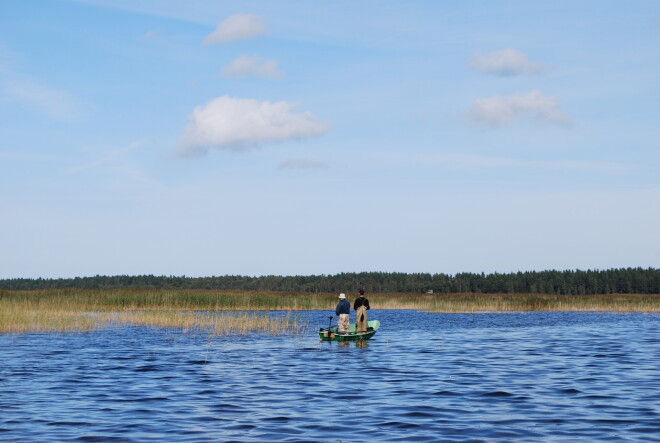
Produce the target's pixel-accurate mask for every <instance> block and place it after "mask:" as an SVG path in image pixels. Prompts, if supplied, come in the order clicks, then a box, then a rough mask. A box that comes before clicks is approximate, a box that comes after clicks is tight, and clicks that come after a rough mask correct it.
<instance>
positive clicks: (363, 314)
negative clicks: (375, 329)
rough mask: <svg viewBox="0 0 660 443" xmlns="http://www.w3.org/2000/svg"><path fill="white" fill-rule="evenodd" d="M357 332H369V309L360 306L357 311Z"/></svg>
mask: <svg viewBox="0 0 660 443" xmlns="http://www.w3.org/2000/svg"><path fill="white" fill-rule="evenodd" d="M355 330H356V331H357V332H367V308H365V307H364V306H360V307H358V308H357V310H356V311H355Z"/></svg>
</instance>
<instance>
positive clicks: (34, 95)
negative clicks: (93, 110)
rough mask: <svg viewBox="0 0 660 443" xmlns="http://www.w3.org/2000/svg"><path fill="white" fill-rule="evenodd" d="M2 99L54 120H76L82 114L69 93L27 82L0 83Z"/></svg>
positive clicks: (10, 81)
mask: <svg viewBox="0 0 660 443" xmlns="http://www.w3.org/2000/svg"><path fill="white" fill-rule="evenodd" d="M3 99H4V100H5V101H8V102H13V103H17V104H20V105H22V106H24V107H26V108H29V109H31V110H33V111H36V112H39V113H41V114H45V115H47V116H48V117H51V118H53V119H55V120H62V121H73V120H78V119H79V118H80V117H81V116H82V115H83V113H84V112H83V106H82V105H81V104H80V103H79V102H78V101H77V100H76V99H74V98H73V96H72V95H71V94H70V93H68V92H66V91H63V90H60V89H55V88H51V87H49V86H45V85H42V84H40V83H36V82H32V81H29V80H9V81H6V82H4V83H2V82H0V100H3Z"/></svg>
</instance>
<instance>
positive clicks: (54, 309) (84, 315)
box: [0, 297, 305, 335]
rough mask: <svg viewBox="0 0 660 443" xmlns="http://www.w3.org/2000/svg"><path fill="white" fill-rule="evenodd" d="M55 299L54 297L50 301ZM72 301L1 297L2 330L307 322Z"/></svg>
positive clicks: (270, 326)
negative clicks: (97, 306)
mask: <svg viewBox="0 0 660 443" xmlns="http://www.w3.org/2000/svg"><path fill="white" fill-rule="evenodd" d="M51 302H52V300H51ZM87 308H88V306H86V305H84V306H79V305H75V304H72V303H61V304H59V305H55V304H53V303H43V300H42V301H39V300H29V298H28V299H25V298H22V297H19V299H17V300H12V299H10V298H7V297H2V298H0V333H26V332H84V331H91V330H95V329H102V328H108V327H116V326H122V325H132V326H148V327H158V328H173V329H176V330H179V331H182V332H207V333H212V334H216V335H228V334H232V335H236V334H250V333H264V334H269V335H282V334H291V335H295V334H298V333H300V332H301V331H302V330H303V329H304V328H305V325H304V324H303V323H302V322H300V320H299V319H298V318H297V317H295V316H292V315H291V313H288V314H287V315H277V316H273V315H269V314H267V313H237V312H220V313H218V312H193V311H179V310H122V311H115V312H112V311H103V310H99V311H89V310H87Z"/></svg>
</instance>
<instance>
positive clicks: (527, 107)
mask: <svg viewBox="0 0 660 443" xmlns="http://www.w3.org/2000/svg"><path fill="white" fill-rule="evenodd" d="M521 117H529V118H532V119H534V120H536V121H538V122H541V123H547V124H556V125H568V124H570V122H571V121H570V118H569V117H568V116H567V115H566V114H564V112H563V111H562V110H561V108H560V106H559V102H558V101H557V99H556V98H554V97H546V96H543V95H541V93H540V92H539V91H530V92H528V93H527V94H521V95H513V96H510V97H502V96H499V95H494V96H492V97H488V98H480V99H477V100H475V101H474V103H472V106H471V108H470V110H469V112H468V121H470V122H471V123H473V124H477V125H486V126H501V125H504V124H508V123H511V122H512V121H513V120H514V119H516V118H521Z"/></svg>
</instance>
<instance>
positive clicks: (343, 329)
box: [335, 294, 351, 334]
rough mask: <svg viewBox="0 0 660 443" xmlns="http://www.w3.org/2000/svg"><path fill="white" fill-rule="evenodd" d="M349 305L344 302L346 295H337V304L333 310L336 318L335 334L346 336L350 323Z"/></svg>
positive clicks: (346, 301)
mask: <svg viewBox="0 0 660 443" xmlns="http://www.w3.org/2000/svg"><path fill="white" fill-rule="evenodd" d="M350 313H351V304H350V303H349V302H348V300H346V294H339V303H337V308H336V309H335V314H336V315H337V317H339V318H338V319H337V332H339V333H340V334H348V328H349V326H350V323H351V319H350Z"/></svg>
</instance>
